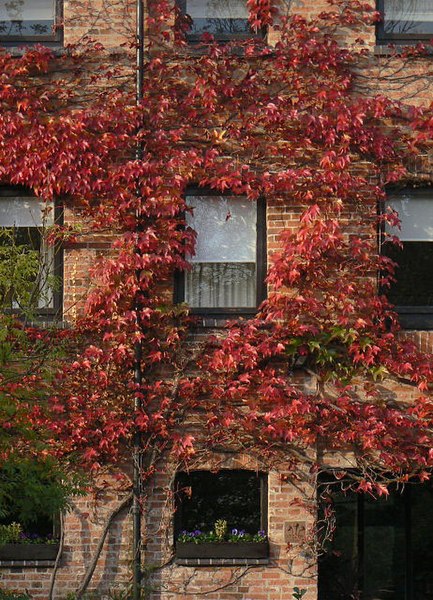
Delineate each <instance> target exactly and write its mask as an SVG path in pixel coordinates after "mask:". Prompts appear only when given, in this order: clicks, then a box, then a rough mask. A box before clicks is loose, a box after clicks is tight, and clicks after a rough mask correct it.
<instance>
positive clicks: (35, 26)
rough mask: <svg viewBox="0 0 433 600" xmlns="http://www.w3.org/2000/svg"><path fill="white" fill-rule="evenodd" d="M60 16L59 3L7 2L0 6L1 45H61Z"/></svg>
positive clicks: (45, 0)
mask: <svg viewBox="0 0 433 600" xmlns="http://www.w3.org/2000/svg"><path fill="white" fill-rule="evenodd" d="M60 13H61V4H60V0H4V2H1V3H0V43H1V44H2V45H8V46H9V45H12V46H17V45H20V44H28V43H29V42H30V43H43V44H45V45H47V43H48V45H52V44H53V43H55V42H59V41H60V29H59V23H60V17H61V14H60Z"/></svg>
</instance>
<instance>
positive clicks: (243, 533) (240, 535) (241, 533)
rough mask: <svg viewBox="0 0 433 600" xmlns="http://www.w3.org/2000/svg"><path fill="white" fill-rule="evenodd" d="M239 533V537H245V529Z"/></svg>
mask: <svg viewBox="0 0 433 600" xmlns="http://www.w3.org/2000/svg"><path fill="white" fill-rule="evenodd" d="M238 535H239V537H244V535H245V529H241V530H240V532H239V534H238Z"/></svg>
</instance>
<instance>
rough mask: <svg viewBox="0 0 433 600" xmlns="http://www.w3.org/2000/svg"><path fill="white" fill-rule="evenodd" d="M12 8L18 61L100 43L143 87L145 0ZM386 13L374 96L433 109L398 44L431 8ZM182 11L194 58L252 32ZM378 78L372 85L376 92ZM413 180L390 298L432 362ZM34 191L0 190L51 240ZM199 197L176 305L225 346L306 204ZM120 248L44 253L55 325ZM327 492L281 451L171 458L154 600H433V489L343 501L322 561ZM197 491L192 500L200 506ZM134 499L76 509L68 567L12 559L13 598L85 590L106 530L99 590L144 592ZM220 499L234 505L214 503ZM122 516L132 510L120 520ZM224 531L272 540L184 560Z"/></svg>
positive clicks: (3, 20) (417, 173) (5, 566)
mask: <svg viewBox="0 0 433 600" xmlns="http://www.w3.org/2000/svg"><path fill="white" fill-rule="evenodd" d="M9 4H10V5H9ZM9 4H8V3H6V4H5V6H4V7H3V8H1V7H0V44H2V45H4V46H5V47H6V49H8V50H10V51H11V52H13V53H14V52H15V53H17V54H20V53H21V50H20V49H19V48H20V47H21V46H22V45H23V44H30V45H31V44H34V43H42V44H46V45H48V46H49V47H51V48H52V49H53V50H54V51H55V52H61V51H62V48H63V47H64V46H66V45H68V44H75V43H81V42H82V41H83V39H85V38H86V37H91V38H93V39H94V40H96V41H97V42H101V43H102V44H103V45H104V46H105V48H106V49H107V50H108V51H109V52H110V57H111V58H110V60H113V61H119V63H120V62H121V63H122V65H123V67H122V68H123V69H124V71H123V73H125V72H127V71H128V70H129V72H130V78H131V82H132V84H131V87H132V88H133V86H134V81H135V73H136V71H135V63H134V61H135V56H134V53H133V52H132V53H131V52H130V51H129V49H128V48H127V47H126V49H125V45H127V44H128V43H129V42H130V40H131V39H134V36H135V29H136V22H135V4H134V3H133V2H129V1H128V0H114V1H112V2H107V1H106V0H89V1H88V2H81V1H79V0H63V2H62V0H56V1H55V2H51V1H48V0H47V1H45V0H40V1H39V2H33V1H26V0H24V2H18V3H17V6H15V5H14V2H11V3H9ZM327 8H328V4H327V3H326V2H324V1H323V2H322V1H321V2H316V3H315V4H314V7H313V6H310V5H308V3H304V2H302V1H300V0H299V1H297V0H294V1H293V2H291V3H290V7H288V10H290V11H292V12H293V13H295V12H296V13H299V14H301V15H302V16H304V17H306V18H309V17H311V16H316V15H317V14H319V13H320V12H321V11H322V10H327ZM377 9H378V10H380V11H382V14H384V19H383V20H382V21H381V22H380V23H378V24H377V26H376V27H375V26H372V25H370V26H366V27H365V29H364V31H363V33H362V35H363V38H364V44H365V46H364V47H365V48H366V49H367V50H368V51H369V52H370V53H372V56H375V57H376V58H375V63H374V65H373V66H371V63H370V66H369V67H368V68H369V69H371V70H372V72H373V73H377V74H379V75H380V77H379V76H378V77H377V80H376V81H375V84H374V85H376V86H377V88H376V89H370V93H378V94H379V93H382V94H385V95H388V96H389V95H390V96H392V97H393V98H395V99H396V100H400V99H401V100H406V99H409V100H410V101H411V102H412V103H413V104H415V105H418V106H423V105H426V104H429V103H430V101H431V97H432V89H433V88H432V83H431V81H430V79H431V78H430V74H429V72H428V71H429V69H430V66H429V62H430V60H431V57H430V56H426V57H420V58H416V59H415V60H412V61H411V62H410V63H409V62H408V63H407V67H406V68H407V69H408V70H410V73H409V74H408V72H405V73H403V74H402V66H401V65H402V61H403V60H404V59H402V58H401V56H396V55H395V54H394V53H393V51H392V50H390V49H389V48H388V44H390V43H391V44H397V45H406V44H407V45H408V47H413V44H414V43H418V42H423V41H425V40H428V39H429V38H430V37H431V35H432V27H433V7H430V6H429V3H428V2H422V1H421V0H418V1H416V2H414V3H413V7H411V8H410V10H409V9H408V8H407V7H403V3H402V2H396V1H395V2H393V1H391V0H379V2H378V6H377ZM179 14H180V15H181V16H182V15H183V16H185V15H189V17H190V19H191V22H192V27H190V29H189V30H188V33H187V35H186V43H187V44H190V46H191V51H192V52H194V51H196V50H195V48H196V46H194V45H195V44H196V43H197V41H198V39H199V38H200V36H201V35H203V34H204V33H212V34H215V36H216V39H217V40H218V41H219V42H220V43H221V44H224V43H225V42H227V41H233V40H236V39H244V38H245V36H249V35H251V34H252V32H251V30H250V28H249V24H248V20H247V7H246V3H244V2H242V1H239V2H236V3H232V2H231V3H227V5H226V4H225V3H224V2H211V1H208V2H202V3H200V2H193V1H191V2H190V1H189V0H186V1H185V2H180V4H179ZM146 34H149V35H151V33H149V32H146ZM346 34H347V32H346ZM254 35H259V34H258V33H257V32H254ZM261 35H264V36H265V37H266V41H267V43H268V44H269V46H270V47H272V46H273V45H275V44H276V43H278V36H279V32H278V28H273V27H269V28H268V29H267V30H266V31H263V32H260V36H261ZM344 35H345V32H344V31H343V33H342V36H344ZM347 35H349V34H347ZM350 35H352V34H350ZM372 81H374V79H373V78H372V77H371V76H370V77H369V78H368V82H369V86H370V87H371V86H372ZM361 93H362V90H361ZM359 169H361V170H362V165H361V166H359ZM409 171H410V175H409V176H408V175H405V177H404V179H403V180H402V181H401V182H399V184H398V185H396V186H395V187H394V188H392V189H389V190H388V202H389V204H390V206H392V208H394V209H395V210H396V211H398V213H399V215H400V218H401V221H402V227H401V233H400V238H401V240H402V241H403V243H404V249H403V252H402V253H401V254H400V255H399V257H398V258H397V260H398V262H399V263H400V269H401V271H400V276H399V278H398V283H397V284H395V285H394V286H393V287H392V289H391V293H390V300H391V301H392V302H393V303H395V304H396V305H397V306H398V310H399V312H400V315H401V321H402V324H403V327H404V328H405V331H404V333H403V334H402V335H405V336H407V338H410V339H412V340H413V341H415V343H416V344H417V345H418V347H419V349H420V350H422V351H425V352H429V353H432V352H433V335H432V333H431V329H432V328H433V278H432V264H433V244H432V242H433V208H432V206H433V205H432V201H433V197H432V194H433V192H432V188H431V187H430V186H431V182H432V177H433V175H432V168H431V162H430V161H429V159H428V156H427V155H426V156H425V157H416V158H415V159H414V164H413V165H412V166H410V168H409ZM28 194H29V192H27V191H25V190H24V191H23V190H20V191H19V192H18V191H17V189H15V188H13V187H10V186H9V187H7V186H5V187H4V188H3V190H1V198H0V206H1V208H0V216H1V218H2V222H1V226H2V227H15V228H17V229H19V230H21V229H22V230H23V232H24V231H27V232H28V231H29V230H32V229H34V230H35V231H34V232H33V234H31V232H30V234H27V233H26V234H25V235H34V236H36V237H37V236H38V231H37V230H40V229H41V228H42V226H43V225H44V223H45V222H47V223H48V225H51V224H53V223H54V222H55V220H56V219H57V218H58V217H57V216H56V210H55V208H54V207H53V208H52V210H51V211H48V212H47V210H46V208H45V209H44V210H42V209H41V210H40V212H38V213H37V214H33V213H31V211H29V209H28V207H27V204H26V202H27V200H26V198H27V196H28ZM188 194H189V198H190V205H191V206H193V207H194V212H192V213H191V214H190V215H188V216H187V224H188V225H190V226H191V227H192V228H193V229H194V230H195V231H196V232H197V246H196V254H195V256H193V257H192V259H191V263H192V269H191V271H189V272H188V273H186V274H181V275H179V274H178V275H176V277H175V282H174V297H175V301H176V302H187V303H188V304H189V306H190V307H191V308H192V310H193V312H194V313H195V315H196V316H197V317H198V319H199V326H198V331H199V333H197V335H196V340H197V339H200V337H203V336H206V335H208V333H212V334H214V333H215V331H218V328H219V327H220V326H221V325H222V323H223V322H224V321H225V320H226V319H227V318H228V317H232V316H234V317H236V316H239V315H240V316H242V317H244V318H248V317H249V316H251V315H253V314H254V312H255V310H256V307H257V306H258V305H259V304H260V302H261V301H262V300H263V299H264V298H265V296H266V286H265V284H264V279H265V274H266V270H267V266H268V264H269V262H270V258H271V256H272V255H273V254H274V253H275V252H277V251H278V250H280V248H281V238H280V234H281V232H282V231H292V232H295V231H296V230H297V228H298V227H299V215H300V208H299V207H298V206H296V203H295V202H293V201H287V202H286V203H281V202H276V201H273V200H272V199H270V200H269V199H266V198H259V199H257V200H256V201H254V202H245V201H244V199H243V197H242V195H240V196H234V195H230V194H216V193H214V192H213V191H211V190H210V189H209V188H205V189H193V188H191V190H190V191H189V192H188ZM372 205H374V202H373V201H372ZM372 205H370V206H369V207H368V210H370V209H371V208H372ZM373 208H374V206H373ZM227 214H230V219H227V218H226V216H227ZM358 216H359V215H358ZM62 218H63V219H64V220H65V222H71V223H72V222H73V221H74V220H79V215H78V216H77V214H74V213H73V211H71V212H69V211H65V213H64V215H63V217H62ZM356 227H361V226H360V225H359V219H358V218H356V219H355V218H354V219H353V222H350V219H349V221H348V229H349V231H350V230H351V228H356ZM382 233H383V232H382ZM387 233H390V234H392V233H394V231H392V230H391V229H390V230H389V231H387ZM23 235H24V233H23ZM110 244H111V237H110V235H106V236H105V237H104V236H103V235H98V236H92V235H91V234H88V235H87V236H83V237H82V238H81V241H80V243H78V244H77V243H75V244H71V245H69V246H68V244H65V245H64V247H63V248H62V250H61V252H59V253H57V254H56V255H55V256H54V255H53V256H51V255H50V250H49V249H44V247H43V242H38V246H37V247H38V252H42V253H45V257H46V258H45V261H44V262H45V265H46V266H45V267H44V268H45V270H44V272H43V275H42V280H41V284H40V298H41V299H40V306H39V308H40V309H41V310H40V311H39V313H40V317H41V318H43V319H47V320H49V319H51V318H52V317H53V316H54V315H57V316H58V315H59V314H60V313H62V319H63V320H64V321H65V322H66V323H67V322H73V321H74V320H75V319H76V318H77V315H79V314H80V312H81V311H82V310H83V306H84V303H85V298H86V295H87V292H88V289H89V286H90V283H91V282H90V280H89V271H90V269H91V267H92V265H93V264H94V263H95V261H96V259H97V257H98V255H100V254H101V253H104V252H105V251H107V249H108V248H109V247H110ZM390 252H391V257H392V256H393V255H392V251H390ZM55 276H56V277H58V278H59V279H62V286H61V288H60V287H59V286H58V287H53V286H52V284H50V281H51V279H52V278H53V277H55ZM293 379H294V382H295V385H297V386H298V387H299V388H300V389H305V390H309V389H312V388H314V386H315V381H314V377H313V376H312V375H311V374H308V373H305V372H303V371H302V369H300V370H297V371H295V372H294V374H293ZM383 390H384V392H383V393H384V395H385V396H387V397H391V396H392V397H393V398H396V399H397V401H398V400H404V401H405V402H410V401H411V400H412V399H413V400H414V399H415V398H416V396H417V394H418V392H417V389H416V388H414V387H413V386H412V385H409V384H407V383H405V382H402V381H397V380H395V379H391V378H390V379H389V380H388V379H385V380H384V382H383ZM191 427H192V428H194V425H191ZM198 429H199V428H198ZM315 451H318V450H317V449H316V450H315ZM322 462H323V463H324V464H328V465H329V477H333V476H334V475H333V473H335V472H338V470H339V469H340V470H341V469H350V468H351V467H352V466H353V465H352V463H351V458H350V456H343V455H339V456H336V455H333V454H332V453H328V454H327V453H326V452H324V456H323V457H322ZM319 483H320V482H319ZM315 484H316V481H315V477H312V476H310V475H308V474H306V473H305V474H304V476H303V477H301V478H300V481H299V484H298V485H295V484H294V482H293V478H292V473H291V471H290V465H288V464H287V463H286V460H285V457H284V455H283V454H282V455H281V456H278V455H276V456H274V457H273V458H272V460H269V459H268V458H266V457H264V456H261V455H260V452H257V453H254V452H251V451H249V452H245V453H243V452H242V451H239V450H238V451H236V452H234V451H232V450H231V449H220V451H217V450H215V451H213V452H212V453H211V454H210V455H209V454H208V455H206V456H205V457H204V458H202V459H201V458H197V459H195V460H194V461H193V463H192V464H191V468H190V471H189V472H188V473H186V472H183V471H180V472H179V471H178V467H177V465H175V464H174V463H171V462H165V461H162V462H161V463H160V469H159V471H158V472H157V474H156V475H155V477H154V478H153V479H152V482H151V484H149V488H148V489H146V491H145V496H146V502H145V506H144V510H143V565H144V566H143V590H144V592H143V593H144V594H145V597H148V598H151V599H152V600H184V599H186V598H201V597H207V598H210V599H214V600H235V599H236V600H278V599H288V598H292V597H295V598H296V597H297V596H295V595H294V593H295V591H294V590H295V588H296V587H298V588H300V589H302V590H306V593H305V599H306V600H316V599H318V600H349V599H354V598H361V597H362V598H363V599H364V600H385V599H387V598H388V599H390V598H392V599H393V600H428V599H429V598H433V569H432V568H431V558H433V556H432V554H433V535H432V534H431V527H430V526H429V524H430V519H431V517H430V515H429V513H430V512H431V507H430V504H431V502H433V498H432V495H433V491H432V489H431V487H429V486H428V485H427V484H426V485H425V487H422V488H421V486H418V487H417V488H415V489H414V490H409V488H407V489H406V490H405V491H404V492H402V491H401V490H400V489H396V490H395V491H394V492H392V493H391V496H390V498H389V499H388V500H386V501H385V500H379V501H377V502H371V501H369V499H368V498H367V497H364V496H362V497H361V496H359V497H358V496H356V495H353V494H348V495H338V494H337V495H336V498H335V507H336V508H335V518H336V520H337V529H336V531H337V533H336V534H335V536H334V538H333V542H328V544H334V546H333V547H332V549H331V551H330V552H328V554H326V555H325V556H324V557H322V558H320V560H319V561H317V556H316V551H317V540H316V537H315V536H316V533H315V531H316V530H315V527H316V519H317V493H318V491H317V488H316V485H315ZM167 490H171V491H170V493H169V492H168V491H167ZM185 490H189V493H190V494H191V496H190V497H189V496H188V494H185ZM319 495H320V489H319ZM126 497H127V493H126V492H122V491H121V490H117V489H116V488H115V486H111V485H110V483H109V482H108V483H107V485H106V489H105V491H104V492H101V494H100V496H99V497H97V498H95V497H84V498H78V499H74V501H73V503H72V504H71V510H70V511H68V512H67V513H66V514H65V516H64V525H63V528H64V540H63V547H62V552H61V555H60V556H59V561H58V564H56V565H55V562H56V561H55V558H54V557H51V558H44V557H37V556H36V557H34V558H32V559H9V558H7V557H6V558H5V559H1V560H0V588H2V587H4V588H6V589H13V590H17V591H20V592H25V591H26V592H28V593H29V594H30V596H31V598H35V599H41V600H42V599H47V598H48V597H49V594H50V591H49V590H50V586H51V582H52V575H53V570H54V567H55V566H56V569H55V571H56V572H55V581H54V591H53V596H52V597H53V598H55V599H57V600H60V599H61V598H67V597H68V596H67V595H68V594H74V593H75V592H76V590H77V589H79V587H80V585H81V583H82V581H83V578H84V577H85V573H86V570H87V569H88V567H89V565H90V563H91V561H92V559H93V556H94V554H95V552H96V550H97V546H98V542H99V540H100V536H101V533H102V532H103V530H104V527H105V526H106V525H107V522H108V523H109V528H108V534H107V536H106V539H105V543H104V545H103V549H102V552H101V553H100V556H99V558H98V561H97V565H96V570H95V573H94V574H93V576H92V579H91V583H90V584H89V587H88V591H89V594H91V593H92V594H95V597H101V598H115V597H122V596H120V594H121V593H126V592H125V590H127V589H128V586H129V584H130V580H131V563H132V559H133V555H132V554H133V549H132V542H131V518H130V511H129V505H125V506H124V507H123V503H124V500H125V498H126ZM218 498H221V499H223V501H222V502H218V501H216V499H218ZM119 507H123V508H122V509H121V510H119V511H118V512H117V513H116V509H117V508H119ZM204 508H206V510H204ZM113 511H114V512H115V514H114V516H113V514H112V513H113ZM218 520H225V521H227V524H228V527H229V528H231V529H236V530H237V531H239V530H241V529H246V530H247V533H250V534H251V535H253V533H254V532H257V535H259V534H258V532H259V531H263V532H264V534H263V535H264V536H265V537H264V539H266V540H267V541H266V543H265V542H264V544H263V546H262V549H261V550H258V551H257V553H256V555H252V556H249V555H248V553H249V549H248V548H247V547H246V546H245V545H244V547H243V548H242V544H239V545H238V546H239V548H240V550H239V552H238V556H233V555H231V554H230V553H229V554H228V555H227V556H216V555H215V554H212V550H211V551H210V553H209V554H206V550H205V549H204V547H203V549H202V548H201V545H200V544H197V545H196V544H189V546H191V547H195V548H196V549H197V548H198V549H199V550H198V552H196V553H195V555H194V552H192V553H191V548H189V549H188V548H187V549H186V550H185V549H182V546H181V544H180V543H175V540H177V538H178V537H179V535H182V532H183V531H191V530H194V529H196V528H197V527H202V528H203V530H209V529H212V524H214V523H215V521H218ZM233 535H237V534H233ZM360 590H362V591H360ZM115 594H119V595H118V596H116V595H115ZM356 594H358V595H356ZM361 594H362V595H361ZM71 597H73V596H71ZM89 597H93V596H89ZM125 597H126V596H125ZM299 597H301V596H299Z"/></svg>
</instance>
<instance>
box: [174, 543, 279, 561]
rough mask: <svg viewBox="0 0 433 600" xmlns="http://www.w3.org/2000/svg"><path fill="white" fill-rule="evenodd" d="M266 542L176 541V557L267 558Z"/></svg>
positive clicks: (267, 547) (267, 548)
mask: <svg viewBox="0 0 433 600" xmlns="http://www.w3.org/2000/svg"><path fill="white" fill-rule="evenodd" d="M268 556H269V544H268V542H237V543H231V542H205V543H203V544H194V543H193V542H192V543H191V542H176V557H177V558H267V557H268Z"/></svg>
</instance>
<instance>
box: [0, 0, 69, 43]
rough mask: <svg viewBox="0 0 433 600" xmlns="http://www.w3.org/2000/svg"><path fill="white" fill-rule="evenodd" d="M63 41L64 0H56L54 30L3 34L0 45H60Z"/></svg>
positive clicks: (0, 35) (0, 36)
mask: <svg viewBox="0 0 433 600" xmlns="http://www.w3.org/2000/svg"><path fill="white" fill-rule="evenodd" d="M62 43H63V0H54V20H53V30H52V32H51V33H50V34H46V35H26V36H21V35H2V34H1V33H0V45H1V46H3V47H14V48H16V47H19V46H28V45H35V44H43V45H44V46H48V47H50V46H59V45H61V44H62Z"/></svg>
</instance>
